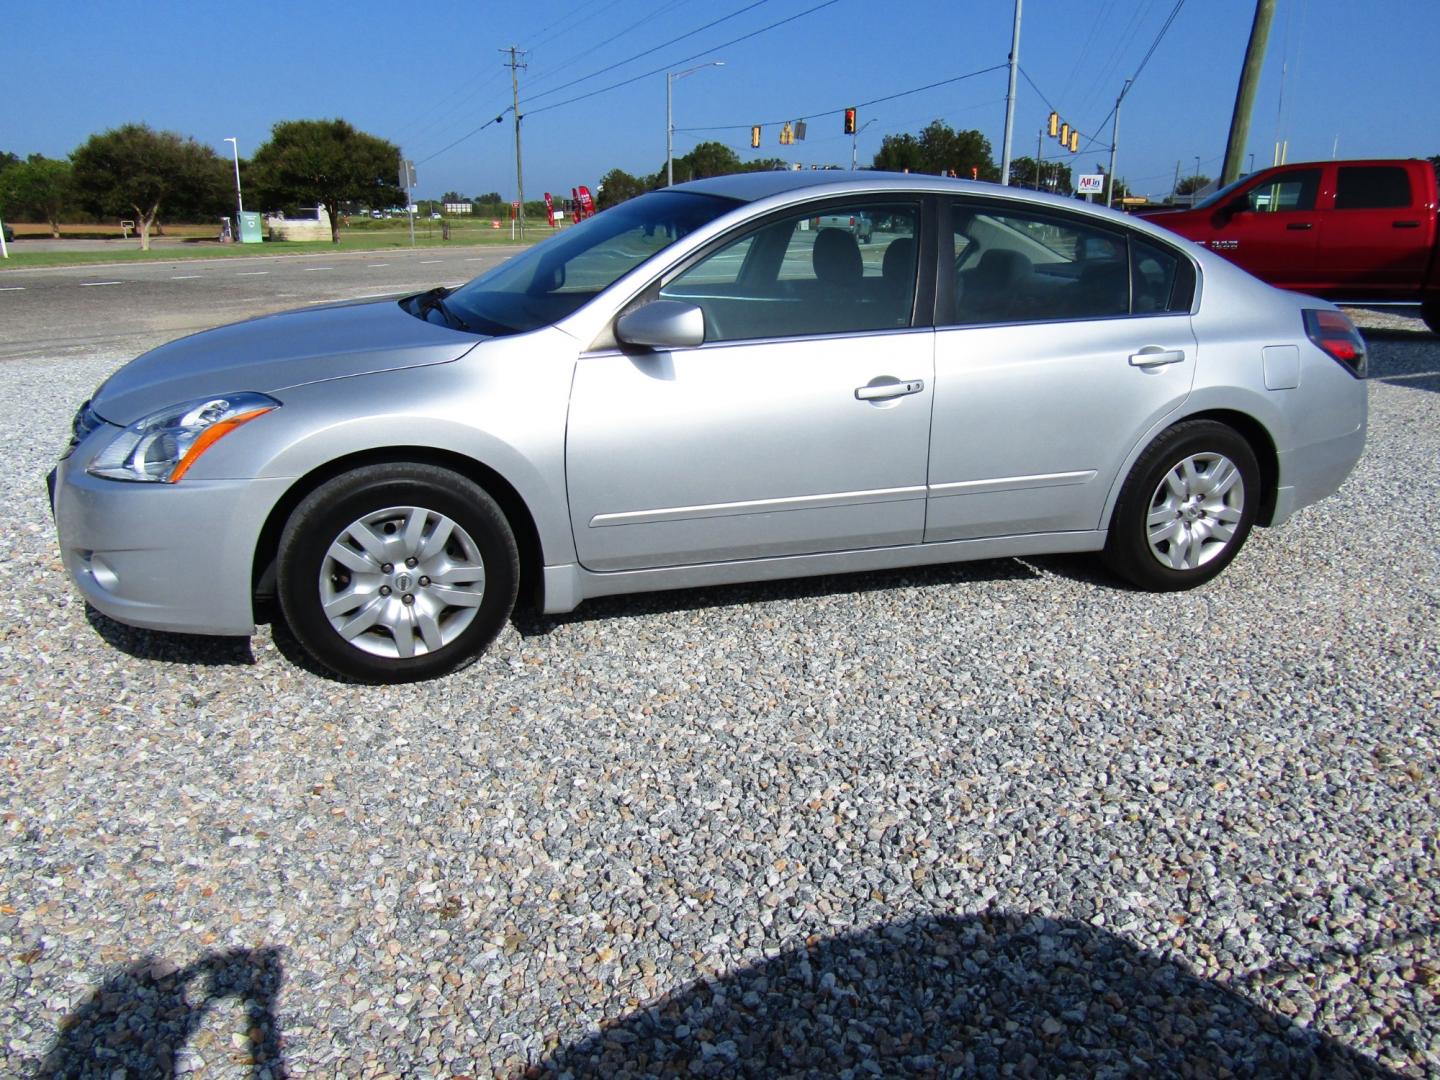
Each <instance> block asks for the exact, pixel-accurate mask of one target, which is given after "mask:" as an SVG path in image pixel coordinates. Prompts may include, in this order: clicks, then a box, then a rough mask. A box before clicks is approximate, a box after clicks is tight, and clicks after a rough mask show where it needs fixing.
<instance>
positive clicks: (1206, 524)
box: [1104, 420, 1260, 592]
mask: <svg viewBox="0 0 1440 1080" xmlns="http://www.w3.org/2000/svg"><path fill="white" fill-rule="evenodd" d="M1259 502H1260V467H1259V465H1258V464H1257V463H1256V461H1255V452H1254V451H1253V450H1251V449H1250V444H1249V443H1248V442H1246V441H1245V440H1244V439H1243V438H1242V437H1241V436H1240V435H1239V433H1237V432H1236V431H1235V430H1234V429H1233V428H1230V427H1226V426H1225V425H1224V424H1220V423H1216V422H1215V421H1213V420H1187V421H1184V422H1182V423H1179V424H1176V425H1175V426H1174V427H1172V428H1170V429H1169V430H1168V431H1166V432H1165V433H1164V434H1162V435H1161V436H1160V437H1159V438H1158V439H1156V440H1155V441H1154V442H1153V443H1151V444H1150V446H1149V447H1147V448H1146V450H1145V452H1144V453H1142V454H1141V455H1140V457H1139V459H1138V460H1137V461H1136V462H1135V467H1134V468H1133V469H1131V470H1130V475H1129V477H1127V478H1126V480H1125V486H1124V487H1122V488H1121V489H1120V499H1119V502H1118V503H1117V504H1116V506H1115V514H1114V516H1113V517H1112V518H1111V521H1110V535H1109V537H1108V539H1107V540H1106V543H1105V554H1104V559H1105V564H1106V565H1107V566H1108V567H1109V568H1110V569H1111V571H1113V572H1114V573H1116V574H1118V575H1119V576H1120V577H1122V578H1124V579H1125V580H1127V581H1129V582H1130V583H1131V584H1132V585H1135V586H1137V587H1139V588H1141V589H1147V590H1150V591H1152V592H1174V591H1177V590H1180V589H1193V588H1194V587H1195V586H1197V585H1203V584H1204V583H1205V582H1207V581H1209V580H1210V579H1211V578H1213V577H1215V575H1217V574H1218V573H1220V571H1221V570H1224V569H1225V567H1226V566H1228V565H1229V564H1230V560H1231V559H1233V558H1235V555H1236V553H1237V552H1238V551H1239V550H1240V547H1241V545H1243V544H1244V543H1245V538H1246V537H1247V536H1248V535H1249V534H1250V526H1251V525H1252V524H1253V523H1254V521H1255V510H1256V507H1257V506H1258V505H1259Z"/></svg>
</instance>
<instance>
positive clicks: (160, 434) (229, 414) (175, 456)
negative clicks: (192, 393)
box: [85, 392, 280, 484]
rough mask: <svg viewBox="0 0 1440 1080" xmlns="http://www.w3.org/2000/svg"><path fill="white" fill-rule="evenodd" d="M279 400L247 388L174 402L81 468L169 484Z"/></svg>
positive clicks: (118, 477)
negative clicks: (221, 441) (243, 391)
mask: <svg viewBox="0 0 1440 1080" xmlns="http://www.w3.org/2000/svg"><path fill="white" fill-rule="evenodd" d="M279 407H280V403H279V402H278V401H276V400H275V399H274V398H271V397H266V396H265V395H264V394H254V393H250V392H246V393H242V394H228V395H226V396H225V397H215V398H201V399H199V400H198V401H187V402H186V403H185V404H183V405H173V406H171V407H170V408H168V409H162V410H160V411H159V412H156V413H151V414H150V415H149V416H146V417H144V418H142V419H140V420H137V421H135V423H133V424H131V425H130V426H129V427H127V428H126V429H125V430H124V431H122V432H121V433H120V435H119V437H118V438H117V439H116V440H115V441H114V442H112V443H111V444H110V445H109V446H107V447H106V448H105V449H104V450H102V451H101V452H100V453H99V454H97V455H95V460H94V461H92V462H90V467H89V468H88V469H86V470H85V471H86V472H88V473H90V475H91V476H103V477H105V478H107V479H109V480H138V481H142V482H145V483H152V484H154V483H166V484H173V483H175V482H176V481H178V480H179V479H180V478H181V477H182V476H184V475H185V474H186V473H187V472H188V471H189V470H190V466H192V465H194V464H195V462H196V461H197V460H198V459H199V457H200V455H201V454H203V453H205V451H206V450H208V449H209V448H210V447H211V446H213V445H215V443H216V442H218V441H219V440H220V439H222V438H224V437H225V436H226V435H228V434H229V433H230V432H232V431H234V430H235V429H236V428H237V427H239V426H240V425H241V424H245V423H248V422H249V421H251V420H254V419H255V418H256V417H257V416H264V415H265V414H266V413H267V412H269V411H270V410H271V409H277V408H279Z"/></svg>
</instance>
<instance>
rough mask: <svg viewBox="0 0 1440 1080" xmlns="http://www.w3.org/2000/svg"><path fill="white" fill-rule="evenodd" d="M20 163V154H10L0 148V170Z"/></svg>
mask: <svg viewBox="0 0 1440 1080" xmlns="http://www.w3.org/2000/svg"><path fill="white" fill-rule="evenodd" d="M19 164H20V155H19V154H12V153H10V151H9V150H0V172H4V171H5V170H6V169H8V168H10V166H11V165H19Z"/></svg>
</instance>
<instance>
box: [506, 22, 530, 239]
mask: <svg viewBox="0 0 1440 1080" xmlns="http://www.w3.org/2000/svg"><path fill="white" fill-rule="evenodd" d="M500 51H501V52H502V53H504V52H508V53H509V54H510V61H509V63H508V64H506V66H507V67H508V68H509V69H510V100H511V103H512V105H513V108H512V110H511V111H512V112H514V113H515V190H516V191H517V192H518V193H519V194H518V198H519V200H520V206H519V208H518V209H517V210H516V215H517V217H518V218H519V221H520V239H521V240H524V239H525V171H524V169H523V168H521V165H520V83H519V80H518V79H517V78H516V75H515V71H516V69H517V68H523V67H528V66H529V65H528V64H522V63H520V62H519V61H518V60H517V59H516V56H517V54H518V55H519V56H525V55H526V52H525V50H523V49H516V48H515V46H514V45H511V46H510V48H508V49H501V50H500Z"/></svg>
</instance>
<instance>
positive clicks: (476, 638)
mask: <svg viewBox="0 0 1440 1080" xmlns="http://www.w3.org/2000/svg"><path fill="white" fill-rule="evenodd" d="M276 569H277V586H278V593H279V598H280V607H281V610H282V611H283V613H284V615H285V619H286V622H287V623H288V624H289V626H290V629H291V632H292V633H293V634H294V635H295V638H296V640H297V641H298V642H299V643H300V644H301V645H302V646H303V647H304V648H305V650H306V651H307V652H309V653H310V655H311V656H312V657H314V658H315V659H316V660H317V661H319V662H320V663H321V664H323V665H324V666H325V667H327V668H329V669H331V670H332V671H335V672H338V673H339V674H341V675H344V676H348V677H350V678H354V679H357V680H360V681H362V682H376V683H393V682H408V681H412V680H416V679H426V678H432V677H434V676H437V675H443V674H446V673H448V672H451V671H455V670H456V669H458V668H461V667H463V666H465V665H466V664H468V663H470V662H471V661H473V660H474V659H475V658H476V657H477V656H479V655H480V653H481V652H483V651H484V649H485V647H486V646H487V645H489V644H490V642H491V641H493V640H494V638H495V635H496V634H498V633H499V631H500V629H501V627H502V626H503V625H504V623H505V620H506V618H508V617H509V615H510V611H511V609H512V608H513V607H514V604H515V595H516V590H517V587H518V583H519V556H518V553H517V551H516V546H515V538H514V534H513V533H512V532H511V529H510V526H509V524H508V522H507V521H506V519H505V515H504V514H503V513H502V512H501V510H500V508H499V506H497V505H496V504H495V501H494V500H493V499H491V498H490V496H489V495H488V494H486V493H485V491H484V490H483V489H482V488H480V487H479V486H478V485H476V484H474V483H473V482H471V481H470V480H467V479H466V478H464V477H463V476H460V475H458V474H456V473H453V472H451V471H449V470H447V469H441V468H437V467H435V466H431V465H422V464H394V465H376V466H369V467H366V468H361V469H356V470H354V471H352V472H348V473H345V474H343V475H341V476H338V477H336V478H334V479H332V480H330V481H327V482H326V483H324V484H322V485H321V486H320V487H318V488H316V489H315V490H314V491H313V492H311V493H310V494H309V495H308V496H307V497H306V498H305V499H304V500H303V501H302V502H301V503H300V505H299V506H297V507H296V508H295V510H294V512H293V513H292V514H291V515H290V518H289V521H288V522H287V523H286V525H285V529H284V531H283V533H282V534H281V537H280V548H279V553H278V557H277V568H276Z"/></svg>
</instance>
